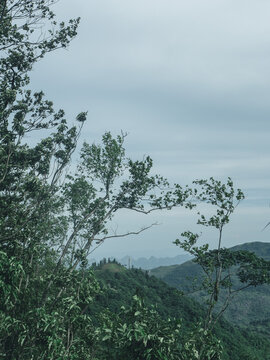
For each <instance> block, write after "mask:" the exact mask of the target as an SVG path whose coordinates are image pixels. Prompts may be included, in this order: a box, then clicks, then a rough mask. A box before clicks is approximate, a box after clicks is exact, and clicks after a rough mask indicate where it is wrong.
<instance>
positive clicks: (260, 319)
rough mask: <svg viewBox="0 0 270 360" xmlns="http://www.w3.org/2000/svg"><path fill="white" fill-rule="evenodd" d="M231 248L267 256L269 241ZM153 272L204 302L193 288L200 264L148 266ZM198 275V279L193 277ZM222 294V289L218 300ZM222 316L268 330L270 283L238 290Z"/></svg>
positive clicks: (200, 292) (269, 322)
mask: <svg viewBox="0 0 270 360" xmlns="http://www.w3.org/2000/svg"><path fill="white" fill-rule="evenodd" d="M231 249H232V250H234V251H236V250H247V251H251V252H254V253H255V254H256V255H257V256H260V257H262V258H264V259H265V260H270V244H269V243H262V242H252V243H245V244H242V245H237V246H234V247H233V248H231ZM151 275H154V276H156V277H158V278H160V279H162V280H163V281H164V282H166V283H167V284H168V285H170V286H173V287H175V288H177V289H178V290H181V291H183V292H184V293H187V294H188V295H189V296H190V297H192V298H194V299H195V300H197V301H200V302H203V299H204V297H205V294H204V292H202V291H195V292H193V291H194V289H195V288H196V286H197V285H198V284H199V283H200V281H201V279H202V277H203V273H202V270H201V268H200V266H199V265H197V264H195V263H193V262H192V261H188V262H186V263H184V264H181V265H177V266H169V267H159V268H156V269H153V270H151ZM193 279H197V281H193V282H192V280H193ZM222 298H224V296H222V293H221V300H222ZM224 317H225V318H226V319H227V320H228V321H229V322H231V323H233V324H235V325H240V326H242V327H246V328H249V329H253V330H254V331H257V332H260V333H265V334H270V286H269V285H260V286H257V287H250V288H247V289H245V290H243V291H241V292H239V293H238V294H237V295H236V296H235V297H234V298H233V299H232V301H231V303H230V305H229V307H228V308H227V310H226V312H225V313H224Z"/></svg>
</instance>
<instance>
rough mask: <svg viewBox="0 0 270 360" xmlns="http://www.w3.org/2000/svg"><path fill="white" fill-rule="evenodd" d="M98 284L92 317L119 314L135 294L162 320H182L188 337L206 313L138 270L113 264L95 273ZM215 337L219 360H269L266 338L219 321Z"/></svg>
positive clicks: (186, 298)
mask: <svg viewBox="0 0 270 360" xmlns="http://www.w3.org/2000/svg"><path fill="white" fill-rule="evenodd" d="M95 273H96V275H97V279H98V280H99V281H101V284H102V288H103V291H104V293H103V295H101V296H98V298H97V300H96V302H95V303H94V304H93V308H92V311H93V313H94V314H95V316H98V314H99V313H102V311H103V310H104V309H105V308H108V309H110V311H112V312H113V313H118V312H119V309H120V308H121V306H123V305H124V306H126V307H128V306H130V305H131V304H132V296H133V295H134V294H135V293H136V294H138V295H139V296H140V297H142V299H144V302H145V305H146V306H148V307H151V306H152V305H154V306H155V307H156V310H157V312H158V313H159V314H160V315H161V317H162V318H163V319H166V318H168V317H170V318H173V317H175V318H178V319H180V320H181V324H182V330H181V331H182V333H181V336H182V337H185V336H188V332H189V331H191V330H192V328H193V326H194V325H195V324H198V323H199V322H200V321H203V319H204V317H205V312H206V310H205V309H204V308H203V307H202V306H201V305H199V303H197V302H196V301H194V300H193V299H191V298H188V297H186V296H183V295H182V294H181V293H180V292H178V291H177V290H176V289H174V288H172V287H170V286H168V285H166V284H165V283H164V282H163V281H160V280H159V279H157V278H156V277H154V276H149V275H148V273H147V272H143V271H141V270H138V269H131V270H127V269H125V268H123V267H122V266H120V265H117V264H115V263H108V264H102V265H101V266H99V267H97V269H96V270H95ZM215 334H216V336H217V337H218V338H219V339H221V342H222V345H223V347H224V351H223V355H222V359H224V360H225V359H226V360H231V359H233V360H243V359H254V360H255V359H256V360H260V359H262V360H265V359H268V358H269V359H270V340H269V337H268V336H258V335H256V333H252V332H251V331H248V330H240V329H239V328H238V327H237V326H233V325H231V324H230V323H229V322H227V321H225V320H221V321H220V322H219V324H218V326H217V327H216V329H215Z"/></svg>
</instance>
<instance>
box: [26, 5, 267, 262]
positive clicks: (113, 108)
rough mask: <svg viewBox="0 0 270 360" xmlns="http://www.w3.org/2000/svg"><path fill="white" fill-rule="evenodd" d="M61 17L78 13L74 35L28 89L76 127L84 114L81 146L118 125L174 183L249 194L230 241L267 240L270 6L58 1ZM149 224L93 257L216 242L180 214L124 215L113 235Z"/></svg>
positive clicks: (136, 155) (130, 150) (135, 149)
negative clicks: (221, 185) (195, 239)
mask: <svg viewBox="0 0 270 360" xmlns="http://www.w3.org/2000/svg"><path fill="white" fill-rule="evenodd" d="M54 10H55V12H56V14H57V19H59V20H60V19H65V20H67V19H69V18H74V17H78V16H80V17H81V24H80V27H79V31H78V36H77V38H76V39H74V40H73V42H72V43H71V45H70V47H69V48H68V49H66V50H59V51H57V52H54V53H51V54H49V55H47V57H46V58H44V59H42V61H40V62H39V63H37V64H36V65H35V67H34V71H33V73H32V85H31V86H32V88H33V89H35V90H41V89H42V90H43V91H44V92H45V93H46V95H47V97H48V98H49V99H52V100H53V102H54V104H55V106H56V107H59V108H63V109H64V110H65V111H66V114H67V116H68V118H69V119H70V121H71V123H72V121H73V119H74V118H75V116H76V114H78V113H79V112H81V111H86V110H87V111H88V120H87V123H86V124H85V126H84V129H83V132H82V136H81V143H82V142H83V141H86V142H88V143H93V142H96V143H97V142H99V141H100V138H101V136H102V134H103V133H104V132H105V131H111V132H112V133H113V134H114V135H116V134H119V133H120V132H121V130H122V131H124V132H127V133H128V136H127V138H126V141H125V147H126V152H127V155H128V156H130V157H132V158H133V159H142V158H143V157H144V156H145V155H150V156H151V157H152V159H153V161H154V171H155V172H156V173H159V174H162V175H164V176H165V177H167V178H168V179H169V181H171V182H177V183H180V184H182V185H186V184H191V183H192V181H193V180H195V179H201V178H209V177H210V176H213V177H214V178H216V179H218V180H222V181H226V179H227V177H228V176H230V177H231V178H232V179H233V181H234V184H235V187H236V188H241V189H242V190H243V191H244V193H245V196H246V199H245V200H244V201H243V202H242V203H241V204H240V205H239V206H238V207H237V209H236V210H235V213H234V214H233V216H232V218H231V221H230V223H229V224H228V225H227V226H226V229H225V231H224V246H233V245H236V244H240V243H244V242H251V241H265V242H269V235H270V227H269V228H266V229H265V230H264V231H262V229H263V227H264V226H265V225H266V224H267V223H268V222H269V221H270V149H269V135H270V134H269V133H270V121H269V120H270V102H269V94H270V22H269V16H270V3H269V1H266V0H259V1H258V0H257V1H250V0H238V1H237V2H236V1H232V0H231V1H230V0H226V1H225V0H224V1H223V0H218V1H217V0H205V1H198V0H189V1H183V0H166V1H165V0H143V1H142V0H136V1H130V0H110V1H108V0H106V1H105V0H96V1H94V0H87V1H86V0H76V2H75V1H73V0H65V1H64V0H62V1H59V2H58V3H57V4H56V5H55V6H54ZM204 210H205V211H206V213H207V214H209V211H211V209H209V208H205V209H204ZM154 222H158V223H159V225H158V226H154V227H153V228H151V229H150V230H148V231H147V232H144V233H143V234H141V235H138V236H130V237H129V238H125V239H108V240H107V242H106V243H104V244H103V245H102V246H100V247H99V248H98V249H97V250H96V251H95V252H93V254H91V256H93V257H96V258H102V257H109V256H115V257H121V256H124V255H131V256H134V257H141V256H146V257H149V256H151V255H154V256H159V257H162V256H175V255H178V254H180V253H182V250H181V249H179V248H177V247H176V246H175V245H173V244H172V242H173V241H174V240H175V239H176V238H178V237H179V236H180V234H181V232H183V231H186V230H192V231H197V232H201V233H202V235H201V238H200V242H201V243H203V242H209V243H210V245H211V246H215V244H216V241H217V240H216V239H217V233H216V232H215V231H211V230H209V229H203V228H199V227H198V226H196V225H195V223H196V213H195V214H192V213H191V212H189V211H187V210H185V209H182V208H180V209H173V210H171V211H165V212H162V213H155V214H154V215H151V216H139V215H137V214H134V213H126V212H121V213H120V214H118V215H117V217H116V218H115V219H114V221H113V223H112V224H111V225H110V230H111V231H112V232H114V231H116V229H118V230H119V231H120V232H126V231H134V230H135V231H136V230H138V229H140V228H141V227H142V226H147V225H149V224H152V223H154ZM206 230H207V231H206Z"/></svg>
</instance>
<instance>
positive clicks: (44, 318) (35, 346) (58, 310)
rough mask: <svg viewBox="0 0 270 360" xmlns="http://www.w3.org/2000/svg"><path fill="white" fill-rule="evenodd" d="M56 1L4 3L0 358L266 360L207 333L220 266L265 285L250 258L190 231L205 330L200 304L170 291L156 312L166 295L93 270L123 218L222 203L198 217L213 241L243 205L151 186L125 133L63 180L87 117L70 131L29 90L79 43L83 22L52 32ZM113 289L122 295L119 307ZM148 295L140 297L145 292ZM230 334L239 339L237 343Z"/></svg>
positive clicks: (0, 25) (216, 187)
mask: <svg viewBox="0 0 270 360" xmlns="http://www.w3.org/2000/svg"><path fill="white" fill-rule="evenodd" d="M54 2H55V1H54V0H3V1H1V2H0V156H1V157H0V356H1V357H2V358H4V359H10V360H29V359H31V360H55V359H59V360H60V359H61V360H62V359H63V360H65V359H68V360H81V359H85V360H87V359H89V360H90V359H91V360H104V359H118V360H122V359H123V360H124V359H127V357H128V359H130V360H138V359H140V360H143V359H146V360H159V359H160V360H175V359H179V360H192V359H194V360H195V359H199V360H206V359H208V360H210V359H213V360H214V359H216V360H218V359H221V358H224V359H225V358H226V357H227V358H228V356H230V355H229V353H230V351H232V350H230V349H229V348H228V345H226V344H230V345H229V347H231V348H232V349H233V348H235V347H236V346H237V347H238V348H240V349H242V350H243V353H242V356H244V357H245V358H246V359H260V357H259V356H264V359H267V354H266V353H265V344H266V343H265V340H264V338H263V337H261V338H260V339H258V338H255V337H252V336H251V335H250V336H249V335H248V334H246V335H245V337H246V338H247V339H248V342H250V343H252V342H254V344H255V343H256V342H259V343H260V345H259V347H258V346H257V347H256V346H255V349H256V350H255V353H256V354H255V353H254V351H253V350H254V349H253V348H250V347H249V346H248V343H247V342H246V341H245V339H244V337H242V338H241V336H242V335H241V334H240V333H238V332H237V330H233V329H232V328H231V329H230V330H228V331H227V330H226V326H227V325H226V326H225V325H224V326H223V325H222V326H221V325H220V327H218V326H217V327H216V330H215V331H213V326H212V325H213V323H214V322H213V321H212V310H213V307H214V305H215V301H216V300H215V298H216V297H217V296H218V291H219V287H220V285H224V284H223V283H220V280H221V271H220V269H221V268H222V267H223V266H224V264H227V265H228V266H229V267H230V266H232V265H234V264H235V263H239V264H240V268H241V272H240V273H239V275H240V278H239V279H240V281H241V282H247V283H249V284H250V285H254V284H258V283H264V282H268V280H269V278H268V273H269V268H268V265H269V264H268V263H266V262H263V261H260V260H259V259H257V258H254V257H252V256H251V255H250V254H248V253H245V254H243V253H237V254H238V255H239V256H240V257H239V256H238V255H237V256H238V257H237V256H236V255H232V254H231V253H230V252H224V251H223V250H221V248H220V246H219V247H218V249H217V251H216V252H211V251H208V247H207V246H205V247H204V248H202V249H200V248H196V247H195V243H196V235H193V234H192V233H190V232H186V233H185V234H184V235H185V236H186V237H187V240H185V242H184V243H183V247H185V248H186V250H189V251H190V252H191V253H192V254H193V255H196V256H197V259H198V263H201V264H202V263H203V264H204V265H205V267H206V268H207V269H208V271H212V270H213V269H216V270H217V274H218V276H217V277H216V279H214V283H212V282H211V281H210V282H209V284H208V285H209V287H208V289H209V292H210V295H211V308H210V310H211V311H210V312H208V313H207V315H206V317H205V318H204V324H202V323H201V322H200V319H201V315H199V314H198V312H197V310H196V311H195V308H196V307H198V305H195V303H194V302H192V301H191V300H184V298H180V297H179V294H178V293H177V292H176V290H169V288H165V289H167V290H166V291H168V293H167V295H166V296H165V297H164V302H165V303H166V302H167V304H168V306H167V307H168V309H165V308H164V306H161V307H160V309H159V310H157V309H156V308H155V307H151V305H152V304H153V305H154V306H155V304H156V303H160V304H161V303H163V292H162V291H161V290H159V291H157V293H158V294H159V295H158V296H156V295H155V294H156V293H155V292H154V289H153V287H152V288H151V286H150V283H152V284H156V286H157V288H160V287H162V286H163V285H162V286H161V285H160V283H158V282H157V280H156V282H155V281H154V280H153V279H151V281H149V277H147V276H146V275H145V274H143V273H136V272H135V274H136V276H135V275H134V273H133V272H132V271H131V272H130V273H128V272H126V271H124V270H123V269H122V268H119V267H117V266H116V265H114V267H115V271H111V272H110V275H109V278H108V279H107V283H106V281H105V278H103V279H102V276H103V277H104V276H105V277H106V276H108V274H107V272H106V271H105V272H104V271H103V269H102V270H101V272H100V271H99V270H98V269H97V270H96V272H95V273H94V272H93V271H92V270H90V269H89V267H88V264H87V257H88V255H89V252H90V251H92V249H93V248H94V247H95V246H99V245H100V244H102V243H103V242H104V241H105V240H106V239H108V238H110V237H115V236H124V235H129V233H128V234H110V233H109V231H108V229H109V226H108V224H109V222H110V221H111V220H112V219H113V217H114V216H115V214H116V213H117V212H118V211H119V210H120V209H122V210H125V211H136V212H140V213H145V214H147V213H149V212H151V211H154V210H161V209H171V208H172V207H174V206H185V207H186V208H188V209H192V208H193V207H194V206H195V204H194V203H193V202H191V200H193V199H197V200H198V201H206V202H210V203H211V204H213V205H218V206H219V205H220V203H221V204H222V210H220V209H219V210H218V211H217V214H216V215H214V216H213V217H211V218H210V220H209V223H208V222H207V220H206V219H205V218H203V217H202V219H201V220H200V221H201V223H203V224H204V225H211V226H216V227H217V228H218V229H219V231H220V230H222V228H223V226H224V225H225V224H226V223H227V222H228V221H229V216H230V214H231V213H232V212H233V210H234V208H235V202H239V201H240V200H241V199H242V198H243V194H242V192H241V191H240V190H237V191H236V192H235V190H234V188H233V183H232V181H231V180H230V179H228V181H227V183H226V184H222V183H220V182H217V181H215V180H214V179H210V180H209V182H208V181H207V180H201V181H195V185H196V188H195V189H194V190H193V189H191V188H190V187H188V186H185V187H181V186H180V185H179V184H173V185H172V184H171V185H170V184H169V183H168V181H167V180H166V179H165V178H164V177H162V176H160V175H153V173H152V165H153V164H152V160H151V159H150V158H149V157H145V158H144V159H143V160H135V161H134V160H131V159H129V158H128V157H127V156H126V154H125V148H124V140H125V134H123V133H121V134H120V135H118V136H116V137H113V136H112V135H111V133H109V132H107V133H105V134H104V136H103V137H102V140H101V142H100V143H99V144H92V145H91V144H87V143H84V144H83V146H82V149H81V150H80V155H79V162H78V163H77V164H74V166H73V168H75V170H74V171H73V172H72V171H71V170H70V169H69V164H70V162H71V161H72V154H73V153H74V151H75V150H76V148H77V142H78V138H79V136H80V133H81V131H82V129H83V124H84V123H85V121H86V117H87V113H86V112H80V113H79V114H78V115H77V117H76V119H74V120H73V122H72V124H71V122H70V121H68V120H67V119H66V117H65V113H64V111H63V110H58V111H56V110H55V109H54V107H53V103H52V101H50V100H48V99H47V98H46V97H45V95H44V93H43V92H42V91H39V92H34V93H33V92H32V91H31V87H30V72H31V70H32V68H33V66H34V64H35V63H36V62H37V61H38V60H40V59H42V58H43V57H44V56H46V54H48V53H50V52H52V51H55V50H57V49H59V48H65V47H67V46H68V45H69V43H70V42H71V40H72V39H73V38H74V37H75V36H76V33H77V27H78V24H79V19H73V20H70V21H69V22H68V23H67V24H65V23H63V22H60V23H58V22H57V21H56V19H55V15H54V13H53V11H52V5H53V4H54ZM30 136H31V142H30V143H28V140H29V138H30ZM143 230H146V229H139V230H135V231H133V232H132V233H133V234H134V233H136V234H139V233H140V232H141V231H143ZM179 244H180V242H178V243H177V245H179ZM108 255H110V254H108ZM129 276H131V277H130V278H129ZM96 277H97V278H99V279H100V281H101V283H100V282H99V281H97V279H96ZM121 279H122V280H121ZM134 279H135V280H134ZM116 280H117V282H115V281H116ZM118 280H119V281H118ZM140 281H141V282H142V283H145V285H144V287H143V289H142V288H141V287H138V293H137V294H135V295H134V293H132V292H131V288H130V284H133V290H134V288H135V287H136V286H137V285H135V282H137V283H139V282H140ZM128 282H129V284H127V283H128ZM148 282H149V284H148ZM105 283H106V286H104V284H105ZM213 285H214V286H213ZM225 285H227V286H228V287H229V288H230V284H228V283H227V284H225ZM148 286H150V290H147V287H148ZM118 287H119V289H121V288H122V290H121V292H119V294H118V295H117V297H118V299H116V298H113V296H114V295H116V293H117V289H118ZM108 289H109V290H108ZM140 292H141V294H140ZM150 292H152V293H153V294H152V295H151V296H150V295H149V296H148V298H147V297H146V296H145V294H144V293H146V294H147V293H148V294H149V293H150ZM112 294H114V295H112ZM124 294H125V295H124ZM120 295H121V296H120ZM132 296H133V303H131V304H130V301H131V299H132ZM121 297H122V299H121ZM158 297H159V298H160V300H159V301H157V300H156V299H158ZM165 298H167V300H165ZM119 299H121V300H120V301H118V300H119ZM168 299H169V300H168ZM168 301H169V302H171V306H169V303H168ZM185 302H187V303H188V304H190V305H188V306H187V307H183V308H182V311H181V314H180V315H181V318H183V320H182V323H181V322H179V320H178V319H175V318H173V317H175V315H176V316H177V317H178V315H179V310H177V306H179V304H181V303H185ZM178 303H179V304H178ZM129 304H130V305H129ZM122 305H124V306H125V308H121V306H122ZM170 308H173V309H174V310H169V309H170ZM110 309H111V310H110ZM200 311H201V314H202V316H203V317H204V315H203V314H204V313H203V310H200ZM209 314H210V315H211V316H209ZM190 319H192V322H193V326H192V327H190V326H188V324H189V321H190ZM205 319H206V320H205ZM209 325H211V327H210V326H209ZM219 329H220V330H219ZM232 334H233V336H232ZM234 334H239V336H240V337H239V339H241V340H237V343H234V338H236V339H237V336H238V335H237V336H234ZM226 337H227V340H226ZM230 338H232V339H230ZM240 343H243V344H246V346H245V348H246V349H244V348H241V347H240V345H239V344H240ZM255 345H256V344H255ZM223 346H224V348H225V350H224V351H223V354H222V347H223ZM242 350H241V351H242ZM243 354H244V355H243ZM256 356H257V357H256ZM235 359H237V358H236V357H235Z"/></svg>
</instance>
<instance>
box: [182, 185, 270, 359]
mask: <svg viewBox="0 0 270 360" xmlns="http://www.w3.org/2000/svg"><path fill="white" fill-rule="evenodd" d="M194 184H195V185H196V187H195V189H194V192H193V196H194V198H196V199H197V200H198V201H200V202H205V203H207V204H209V205H211V206H213V207H214V208H215V213H214V214H213V215H211V216H210V217H209V218H207V217H206V216H205V215H203V214H201V213H200V212H198V215H199V219H198V222H197V223H198V224H199V225H203V226H207V227H209V226H210V227H213V228H215V229H217V231H218V239H217V246H216V248H214V249H213V250H210V249H209V244H208V243H206V244H204V245H202V246H197V241H198V239H199V235H198V234H196V233H192V232H191V231H186V232H183V233H182V234H181V236H182V237H183V238H184V240H181V241H180V240H179V239H177V240H176V241H175V244H176V245H177V246H180V247H181V248H182V249H184V250H185V251H187V252H189V253H190V254H191V255H192V256H193V257H194V258H193V261H194V262H195V263H196V264H198V265H200V267H201V269H202V272H203V275H204V276H202V278H201V284H200V286H199V288H198V289H197V290H203V292H204V295H205V297H206V304H207V309H208V311H207V316H206V317H205V319H204V324H203V327H202V328H203V331H204V332H205V335H206V336H208V335H209V333H212V331H213V329H214V327H215V324H216V323H217V321H218V320H219V319H220V317H221V315H222V314H223V313H224V311H225V310H226V309H227V307H228V306H229V304H230V301H231V299H232V298H233V297H234V296H235V295H236V294H237V293H238V292H239V291H242V290H244V289H246V288H248V287H250V286H257V285H260V284H265V283H268V284H269V283H270V262H269V261H266V260H264V259H262V258H259V257H257V256H256V255H255V254H254V253H251V252H249V251H240V250H238V251H232V250H230V249H227V248H224V247H222V239H223V231H224V226H225V225H226V224H228V223H229V220H230V216H231V215H232V214H233V212H234V210H235V208H236V207H237V206H238V204H239V203H240V202H241V201H242V200H243V199H244V194H243V193H242V191H241V190H239V189H237V190H235V189H234V186H233V182H232V180H231V179H230V178H228V180H227V182H226V183H225V184H223V183H222V182H221V181H217V180H214V179H213V178H210V179H209V180H197V181H194ZM236 280H238V281H236ZM195 291H196V289H195ZM201 341H202V344H203V346H202V347H201V351H202V352H203V351H204V340H203V338H202V340H201ZM205 344H207V341H205ZM198 359H204V356H203V355H202V353H199V357H198Z"/></svg>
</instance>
